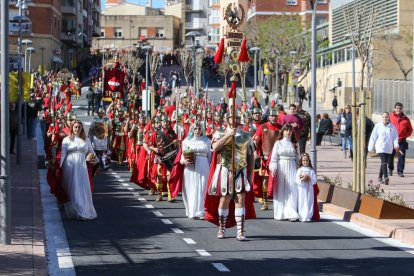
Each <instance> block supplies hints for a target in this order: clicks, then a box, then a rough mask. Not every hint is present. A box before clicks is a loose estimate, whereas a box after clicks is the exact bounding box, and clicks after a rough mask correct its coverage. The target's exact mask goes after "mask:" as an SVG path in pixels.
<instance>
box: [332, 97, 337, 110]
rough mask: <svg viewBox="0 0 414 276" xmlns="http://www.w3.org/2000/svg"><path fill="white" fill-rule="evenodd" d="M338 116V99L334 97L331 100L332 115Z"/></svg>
mask: <svg viewBox="0 0 414 276" xmlns="http://www.w3.org/2000/svg"><path fill="white" fill-rule="evenodd" d="M335 113H336V114H338V99H337V98H336V96H334V98H333V100H332V114H335Z"/></svg>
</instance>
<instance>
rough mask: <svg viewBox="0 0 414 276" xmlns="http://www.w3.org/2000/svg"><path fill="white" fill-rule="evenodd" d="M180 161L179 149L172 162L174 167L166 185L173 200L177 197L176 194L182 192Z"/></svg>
mask: <svg viewBox="0 0 414 276" xmlns="http://www.w3.org/2000/svg"><path fill="white" fill-rule="evenodd" d="M180 160H181V147H180V149H179V150H178V152H177V156H176V157H175V160H174V166H173V168H172V170H171V173H170V179H169V180H168V185H170V192H171V197H173V198H175V197H177V196H178V193H180V192H182V190H183V174H184V166H183V165H182V164H181V163H180Z"/></svg>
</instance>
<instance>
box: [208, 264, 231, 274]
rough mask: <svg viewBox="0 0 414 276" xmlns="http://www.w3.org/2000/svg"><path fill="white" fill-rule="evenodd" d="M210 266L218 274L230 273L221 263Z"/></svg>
mask: <svg viewBox="0 0 414 276" xmlns="http://www.w3.org/2000/svg"><path fill="white" fill-rule="evenodd" d="M212 265H213V266H214V267H215V268H216V269H217V270H218V271H220V272H230V269H228V268H227V267H226V266H225V265H224V264H222V263H212Z"/></svg>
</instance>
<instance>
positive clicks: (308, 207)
mask: <svg viewBox="0 0 414 276" xmlns="http://www.w3.org/2000/svg"><path fill="white" fill-rule="evenodd" d="M298 167H299V168H298V170H297V172H296V184H297V185H298V213H299V220H300V221H311V220H312V217H313V204H314V190H313V185H316V173H315V170H314V169H313V168H312V165H311V161H310V158H309V154H307V153H303V154H302V155H301V156H300V160H299V165H298Z"/></svg>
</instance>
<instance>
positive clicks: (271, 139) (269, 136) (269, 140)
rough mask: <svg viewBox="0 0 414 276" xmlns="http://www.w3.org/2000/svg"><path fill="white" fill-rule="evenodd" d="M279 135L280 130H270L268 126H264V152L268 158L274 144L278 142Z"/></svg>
mask: <svg viewBox="0 0 414 276" xmlns="http://www.w3.org/2000/svg"><path fill="white" fill-rule="evenodd" d="M278 135H279V131H278V130H270V129H268V128H266V127H264V128H263V144H262V152H263V155H264V156H265V157H266V159H267V158H268V157H269V155H270V153H271V152H272V149H273V146H274V144H275V143H276V139H277V136H278Z"/></svg>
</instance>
